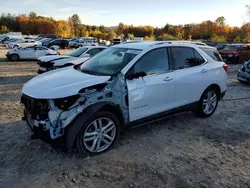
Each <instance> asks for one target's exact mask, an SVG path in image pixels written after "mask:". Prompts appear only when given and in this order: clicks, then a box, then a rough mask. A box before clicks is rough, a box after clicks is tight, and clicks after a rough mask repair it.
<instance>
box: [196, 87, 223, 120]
mask: <svg viewBox="0 0 250 188" xmlns="http://www.w3.org/2000/svg"><path fill="white" fill-rule="evenodd" d="M205 101H207V102H205ZM218 102H219V91H218V89H217V88H215V87H209V88H207V89H206V90H205V91H204V92H203V94H202V96H201V98H200V101H199V105H198V109H197V111H196V115H197V116H198V117H201V118H207V117H210V116H211V115H213V113H214V112H215V110H216V108H217V106H218Z"/></svg>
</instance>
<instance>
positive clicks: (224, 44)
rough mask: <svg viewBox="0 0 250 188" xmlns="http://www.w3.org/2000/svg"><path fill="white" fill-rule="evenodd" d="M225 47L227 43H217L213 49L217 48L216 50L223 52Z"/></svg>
mask: <svg viewBox="0 0 250 188" xmlns="http://www.w3.org/2000/svg"><path fill="white" fill-rule="evenodd" d="M227 45H228V44H227V43H218V44H216V45H215V46H214V47H215V48H217V50H223V49H224V48H225V47H226V46H227Z"/></svg>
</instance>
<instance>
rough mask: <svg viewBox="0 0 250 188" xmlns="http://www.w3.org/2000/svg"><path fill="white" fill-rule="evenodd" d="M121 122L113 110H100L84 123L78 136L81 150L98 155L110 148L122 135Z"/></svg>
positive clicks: (78, 147) (77, 139) (77, 144)
mask: <svg viewBox="0 0 250 188" xmlns="http://www.w3.org/2000/svg"><path fill="white" fill-rule="evenodd" d="M120 132H121V124H120V121H119V119H118V118H117V117H116V116H115V115H114V114H113V113H111V112H108V111H99V112H97V113H95V115H94V116H93V117H92V118H90V119H89V120H88V121H86V123H85V124H83V125H82V128H81V130H80V132H79V133H78V135H77V138H76V146H77V149H78V151H79V152H83V153H86V154H89V155H97V154H100V153H103V152H105V151H108V150H110V149H111V148H112V147H113V146H114V145H115V144H116V142H117V140H118V139H119V137H120Z"/></svg>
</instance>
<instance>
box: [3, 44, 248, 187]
mask: <svg viewBox="0 0 250 188" xmlns="http://www.w3.org/2000/svg"><path fill="white" fill-rule="evenodd" d="M5 52H6V50H5V49H0V142H1V145H0V187H38V188H40V187H46V188H50V187H51V188H52V187H65V188H66V187H84V188H96V187H97V188H99V187H100V188H106V187H107V188H119V187H124V188H125V187H127V188H151V187H152V188H153V187H158V188H159V187H170V188H182V187H187V188H189V187H197V188H198V187H200V188H206V187H218V188H222V187H230V188H231V187H232V188H236V187H240V188H249V187H250V123H249V122H250V100H249V99H240V100H227V99H239V98H246V97H249V96H250V86H249V85H243V84H240V83H239V82H238V81H237V80H236V73H237V69H238V68H239V67H240V66H239V65H231V66H230V67H229V81H228V82H229V88H228V92H227V94H226V96H225V99H226V100H223V101H221V102H220V104H219V107H218V110H217V111H216V113H215V114H214V115H213V116H212V117H211V118H208V119H198V118H196V117H195V116H194V115H193V114H192V113H182V114H179V115H176V116H174V117H172V118H169V119H166V120H164V121H159V122H157V123H154V124H151V125H147V126H143V127H137V128H131V129H129V130H127V131H125V133H124V134H123V135H122V138H121V140H120V142H119V144H118V145H117V146H116V148H114V149H113V150H112V151H110V152H108V153H105V154H102V155H100V156H96V157H91V158H90V157H83V156H80V155H79V154H77V153H74V152H73V153H69V152H61V151H57V150H54V149H52V148H51V147H50V146H49V145H48V144H46V143H43V142H42V141H41V140H31V138H30V133H29V131H28V129H27V128H26V126H25V123H24V122H23V121H20V119H21V117H22V108H21V106H20V105H19V100H20V95H21V88H22V86H23V84H24V83H25V82H27V81H28V80H29V79H31V78H32V77H34V76H36V71H37V65H36V63H35V62H7V61H6V60H5V56H4V54H5Z"/></svg>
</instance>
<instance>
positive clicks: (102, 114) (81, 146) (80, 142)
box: [75, 111, 121, 156]
mask: <svg viewBox="0 0 250 188" xmlns="http://www.w3.org/2000/svg"><path fill="white" fill-rule="evenodd" d="M99 118H108V119H109V120H111V121H112V122H113V124H114V126H115V130H116V131H115V136H114V140H113V141H112V143H111V144H110V145H109V146H108V147H107V148H106V149H104V150H102V151H98V152H93V151H90V150H89V149H88V148H87V147H86V145H85V144H86V143H84V134H85V131H87V130H89V128H91V125H93V124H92V122H94V121H95V120H98V119H99ZM120 133H121V123H120V121H119V119H118V118H117V117H116V116H115V115H114V114H113V113H111V112H109V111H99V112H96V113H95V114H94V115H93V116H92V117H91V118H90V119H88V120H87V121H86V122H85V124H83V125H82V128H81V129H80V131H79V133H78V135H77V137H76V140H75V143H76V147H77V150H78V151H79V152H80V153H84V154H87V155H91V156H93V155H98V154H101V153H103V152H106V151H108V150H110V149H111V148H113V147H114V146H115V144H116V143H117V141H118V140H119V138H120ZM99 139H101V138H99ZM97 142H98V141H97ZM93 144H94V141H93V143H92V146H93ZM94 148H96V147H94Z"/></svg>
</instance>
